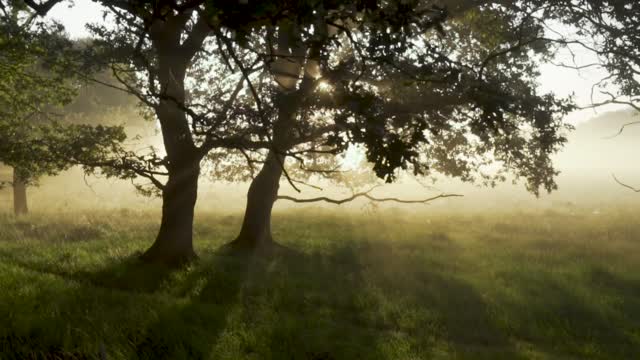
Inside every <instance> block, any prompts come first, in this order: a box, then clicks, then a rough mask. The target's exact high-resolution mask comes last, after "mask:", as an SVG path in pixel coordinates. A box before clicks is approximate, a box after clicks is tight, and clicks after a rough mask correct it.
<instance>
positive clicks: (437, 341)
mask: <svg viewBox="0 0 640 360" xmlns="http://www.w3.org/2000/svg"><path fill="white" fill-rule="evenodd" d="M158 219H159V217H158V214H156V213H153V212H148V211H139V212H137V211H131V210H117V211H108V212H106V211H105V212H100V211H96V212H89V213H82V212H67V213H58V214H54V213H39V214H34V215H30V216H28V217H23V218H18V219H16V218H14V217H13V216H10V215H8V214H0V324H1V326H0V351H1V353H0V359H310V360H311V359H315V360H321V359H322V360H329V359H400V360H402V359H406V360H411V359H632V358H638V356H639V355H640V212H639V211H638V209H635V208H616V209H608V210H606V211H602V212H598V213H594V212H592V211H591V210H586V209H585V210H579V209H578V210H575V209H574V210H573V211H571V212H570V211H567V210H558V211H553V210H547V211H511V212H509V211H504V212H494V213H481V212H475V213H460V212H454V213H429V212H426V211H425V212H420V213H412V212H410V211H400V210H398V211H392V210H378V211H369V212H362V213H357V212H346V211H340V210H335V211H331V210H326V209H325V210H318V209H315V210H314V209H302V210H295V211H293V210H289V211H285V212H280V213H276V214H275V217H274V229H273V231H274V236H275V238H276V239H277V240H278V241H279V242H280V243H281V244H282V245H284V247H283V248H282V249H280V250H278V251H276V252H274V253H273V254H270V255H269V256H249V255H244V256H243V255H238V254H232V253H229V252H228V251H225V250H224V249H225V248H224V247H223V245H224V244H225V243H226V242H228V241H230V240H232V239H233V237H234V235H236V231H237V229H238V228H239V223H240V221H241V217H240V215H239V214H237V215H225V214H218V213H200V214H198V216H197V218H196V225H195V244H196V250H197V252H198V254H199V255H200V258H199V260H198V261H196V262H195V263H193V264H191V265H189V266H187V267H185V268H182V269H179V270H169V269H166V268H162V267H154V266H150V265H143V264H141V263H139V262H138V261H137V259H136V256H137V254H139V253H140V252H141V251H143V250H144V249H145V248H146V247H148V246H149V245H150V244H151V242H152V240H153V237H154V235H155V231H156V230H157V226H158Z"/></svg>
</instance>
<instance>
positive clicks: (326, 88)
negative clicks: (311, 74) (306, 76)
mask: <svg viewBox="0 0 640 360" xmlns="http://www.w3.org/2000/svg"><path fill="white" fill-rule="evenodd" d="M317 89H318V90H319V91H321V92H331V91H332V90H333V85H331V84H329V83H328V82H327V81H324V80H320V82H318V87H317Z"/></svg>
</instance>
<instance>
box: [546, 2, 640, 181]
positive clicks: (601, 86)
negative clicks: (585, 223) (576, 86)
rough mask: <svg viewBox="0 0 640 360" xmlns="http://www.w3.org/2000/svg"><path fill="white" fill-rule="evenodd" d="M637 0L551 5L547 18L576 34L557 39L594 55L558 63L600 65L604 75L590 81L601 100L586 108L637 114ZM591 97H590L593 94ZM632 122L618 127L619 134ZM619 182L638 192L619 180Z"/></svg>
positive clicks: (639, 42)
mask: <svg viewBox="0 0 640 360" xmlns="http://www.w3.org/2000/svg"><path fill="white" fill-rule="evenodd" d="M638 14H640V3H639V2H637V1H632V0H573V1H569V0H563V1H557V2H555V3H553V4H550V6H549V8H548V9H547V11H546V15H547V16H548V17H549V18H553V19H557V20H559V21H560V22H562V23H564V24H565V25H567V26H571V27H574V28H575V29H576V36H575V37H574V38H568V37H567V36H561V37H560V38H559V39H557V41H558V42H561V43H565V44H569V45H570V46H573V47H578V48H580V49H582V50H586V51H587V52H590V53H591V54H593V55H594V58H595V61H594V62H592V63H580V62H576V61H574V62H573V63H571V64H566V63H560V64H557V65H558V66H561V67H564V68H569V69H573V70H581V69H585V68H600V69H604V70H605V71H606V76H605V77H604V78H602V79H601V80H599V81H598V82H596V83H595V84H593V87H592V94H595V93H596V92H598V93H599V95H600V96H601V97H603V98H604V100H599V101H595V102H592V104H590V105H588V106H587V107H588V108H597V107H601V106H605V105H609V104H617V105H627V106H629V107H631V108H633V109H634V110H636V111H637V112H638V113H640V16H639V15H638ZM592 100H593V96H592ZM639 123H640V122H638V121H636V122H631V123H628V124H626V125H624V126H622V127H621V129H620V131H619V132H618V135H619V134H620V133H622V131H624V129H625V128H626V127H627V126H631V125H637V124H639ZM613 179H614V181H616V182H617V183H618V184H620V185H622V186H624V187H626V188H629V189H630V190H633V191H635V192H638V191H637V189H635V188H634V187H632V186H629V185H626V184H625V183H623V182H621V181H620V180H618V179H617V178H616V177H615V175H614V176H613Z"/></svg>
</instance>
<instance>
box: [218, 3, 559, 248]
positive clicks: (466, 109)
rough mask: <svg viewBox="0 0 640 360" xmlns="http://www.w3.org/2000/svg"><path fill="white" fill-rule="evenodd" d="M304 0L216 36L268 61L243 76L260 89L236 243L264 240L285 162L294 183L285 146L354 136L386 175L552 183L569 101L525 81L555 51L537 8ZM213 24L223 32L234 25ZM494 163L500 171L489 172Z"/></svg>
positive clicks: (330, 145)
mask: <svg viewBox="0 0 640 360" xmlns="http://www.w3.org/2000/svg"><path fill="white" fill-rule="evenodd" d="M306 4H307V5H308V6H309V7H308V8H307V11H308V12H296V14H299V15H298V16H297V17H293V18H291V19H288V20H287V21H282V22H280V23H279V26H274V27H271V28H270V27H267V29H266V30H263V31H262V32H255V33H254V34H252V35H251V36H246V38H247V40H246V41H245V43H244V44H242V43H240V44H235V46H228V48H227V49H226V51H227V54H226V55H227V57H228V58H229V59H235V58H236V56H234V52H236V51H238V52H240V51H243V50H244V51H246V50H247V49H248V50H250V51H252V52H253V53H254V57H250V58H249V59H250V60H249V61H253V59H255V58H257V59H261V60H262V61H263V62H264V65H263V66H262V68H264V69H265V72H266V73H267V74H268V76H255V82H256V83H255V84H254V85H253V86H252V87H253V88H255V89H263V91H262V92H259V91H255V92H254V96H255V103H257V104H259V105H260V108H261V109H262V111H260V112H259V113H258V114H257V116H259V117H262V118H263V120H262V122H263V123H264V124H268V125H269V127H268V133H267V134H265V135H263V139H264V140H266V142H267V144H268V147H266V148H262V150H268V154H267V155H266V156H265V158H264V165H263V167H262V169H261V170H260V172H259V173H258V174H257V175H256V176H255V178H254V180H253V181H252V183H251V186H250V188H249V191H248V195H247V208H246V212H245V217H244V221H243V225H242V229H241V231H240V234H239V235H238V237H237V239H236V240H235V241H234V242H233V244H234V245H235V246H239V247H243V248H260V247H264V246H269V245H270V244H271V243H272V237H271V233H270V221H271V210H272V207H273V204H274V201H275V200H276V199H277V197H278V196H277V194H278V187H279V182H280V177H281V176H282V174H284V175H285V176H286V178H287V180H288V181H289V183H290V184H291V185H292V186H293V187H294V188H295V187H296V186H295V184H294V182H293V181H292V179H291V178H290V176H289V175H288V174H287V173H286V167H285V163H286V161H287V158H288V157H289V158H294V159H296V160H298V161H301V156H302V155H303V154H305V153H327V154H337V153H339V152H340V151H344V150H345V149H346V148H347V147H348V146H350V145H354V144H361V145H363V146H364V147H365V149H366V150H365V151H366V157H367V159H368V161H370V162H371V163H372V164H373V170H374V171H375V173H376V174H377V175H378V176H379V177H381V178H384V179H385V180H386V181H393V180H394V179H395V176H396V173H397V170H398V169H404V170H409V171H412V172H413V173H415V174H427V173H429V172H439V173H443V174H445V175H449V176H454V177H459V178H461V179H463V180H466V181H476V180H479V181H484V182H485V183H488V184H493V183H495V182H496V181H499V180H504V179H506V177H505V174H507V173H511V174H513V175H515V176H516V177H521V178H524V179H526V180H527V188H528V189H529V190H530V191H531V192H533V193H535V194H538V191H539V189H540V188H544V189H546V190H547V191H551V190H553V189H555V188H556V185H555V182H554V180H553V178H554V175H555V174H556V173H557V172H556V171H555V170H554V169H553V166H552V164H551V160H550V155H551V154H553V153H555V152H556V151H558V150H559V148H560V147H561V146H562V144H563V143H564V142H565V141H566V139H565V138H564V136H563V135H562V129H563V128H564V125H563V123H562V121H561V119H560V116H561V115H563V114H565V113H566V112H568V111H569V110H570V109H571V108H572V107H571V105H570V103H569V102H568V101H562V100H559V99H556V98H555V97H554V96H553V95H550V94H538V93H537V91H536V87H537V84H536V80H535V78H536V76H537V66H538V64H539V62H540V61H541V60H544V59H545V58H546V57H548V56H550V55H551V50H552V48H551V46H550V45H551V44H552V42H551V41H549V40H548V39H546V38H545V35H544V27H543V19H542V18H541V17H536V16H533V14H536V13H537V12H538V10H539V9H538V8H537V7H533V6H526V5H522V7H519V6H516V5H512V4H507V5H501V4H486V5H478V6H476V5H475V4H474V6H471V7H468V8H463V7H456V8H455V10H456V11H455V12H454V13H453V15H452V14H451V13H449V12H448V11H447V9H446V8H439V7H437V6H431V7H429V6H424V4H422V3H421V2H398V3H396V2H387V3H385V4H378V5H373V6H371V7H359V3H358V2H354V3H348V4H344V3H343V4H342V7H341V8H340V10H339V11H338V10H336V11H332V10H327V9H326V8H324V7H323V5H325V4H324V3H322V2H307V3H306ZM283 7H284V5H283ZM280 12H282V11H280ZM216 36H217V37H218V38H220V42H221V43H225V42H226V43H230V37H231V34H223V33H221V32H219V33H217V34H216ZM271 44H274V45H271ZM238 66H240V65H238ZM329 89H330V91H327V90H329ZM319 114H322V116H319ZM265 118H266V119H265ZM252 122H253V123H257V122H258V121H257V120H253V121H252ZM492 164H494V165H499V166H500V167H501V171H498V172H494V173H488V172H487V170H486V168H487V167H489V166H491V165H492ZM363 194H365V193H363ZM363 194H361V195H363ZM323 200H327V199H326V198H325V199H323Z"/></svg>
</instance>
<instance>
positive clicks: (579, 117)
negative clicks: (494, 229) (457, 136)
mask: <svg viewBox="0 0 640 360" xmlns="http://www.w3.org/2000/svg"><path fill="white" fill-rule="evenodd" d="M51 16H52V17H53V18H54V19H56V20H58V21H60V22H61V23H62V24H64V25H65V27H66V29H67V31H68V32H69V34H70V35H71V36H72V37H75V38H77V37H86V36H89V32H88V31H87V30H86V28H85V25H86V24H87V23H91V22H100V21H101V20H102V7H101V6H99V5H97V4H96V3H94V2H93V1H90V0H75V5H74V6H73V7H71V8H70V7H69V6H68V5H62V6H56V7H54V9H53V10H52V12H51ZM554 30H557V31H563V30H564V29H558V28H556V29H554ZM575 50H576V52H575V54H576V62H577V63H578V64H588V63H591V62H593V60H594V59H593V56H592V55H590V54H589V53H587V52H586V51H580V50H579V49H575ZM556 62H558V63H560V62H563V63H566V64H570V63H571V62H572V58H571V55H570V54H569V53H568V52H565V53H563V54H561V55H560V56H559V58H558V59H557V60H556ZM604 76H605V73H604V72H603V71H602V70H597V69H586V70H581V71H580V72H578V71H574V70H570V69H566V68H561V67H557V66H554V65H552V64H546V65H543V66H542V77H541V79H540V83H541V90H542V91H544V92H553V93H555V94H557V95H560V96H568V95H570V94H571V93H575V96H576V99H577V102H578V104H579V105H581V106H582V105H588V104H590V103H591V87H592V85H593V84H594V83H596V82H597V81H599V80H600V79H602V78H603V77H604ZM596 95H597V94H596ZM598 99H602V98H599V97H597V96H596V97H595V101H598ZM619 108H622V106H608V107H604V108H600V109H598V110H597V111H595V110H583V111H578V112H575V113H573V114H570V115H569V117H568V118H567V120H568V121H569V122H571V123H579V122H582V121H585V120H588V119H589V118H591V117H594V116H596V115H598V114H599V113H603V112H606V111H611V110H616V109H619Z"/></svg>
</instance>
